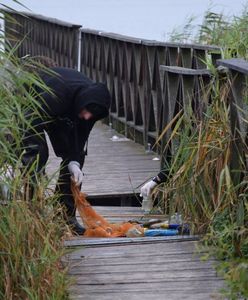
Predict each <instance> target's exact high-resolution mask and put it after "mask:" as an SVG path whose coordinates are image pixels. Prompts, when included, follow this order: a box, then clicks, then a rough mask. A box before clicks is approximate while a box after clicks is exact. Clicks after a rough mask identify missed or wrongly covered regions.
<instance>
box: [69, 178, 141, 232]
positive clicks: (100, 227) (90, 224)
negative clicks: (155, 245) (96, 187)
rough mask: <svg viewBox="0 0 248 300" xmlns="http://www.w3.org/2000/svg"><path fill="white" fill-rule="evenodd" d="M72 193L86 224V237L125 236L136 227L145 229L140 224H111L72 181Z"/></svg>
mask: <svg viewBox="0 0 248 300" xmlns="http://www.w3.org/2000/svg"><path fill="white" fill-rule="evenodd" d="M71 189H72V194H73V197H74V201H75V204H76V207H77V209H78V212H79V214H80V217H81V218H82V221H83V223H84V226H85V229H86V231H85V233H84V236H85V237H124V236H126V234H127V232H128V231H129V230H130V229H132V228H134V229H135V228H136V229H137V230H139V231H140V232H141V233H143V232H144V229H143V228H142V227H141V226H139V225H138V224H132V223H129V222H127V223H120V224H111V223H109V222H108V221H107V220H106V219H104V218H103V217H102V216H101V215H99V214H98V213H97V212H96V211H95V210H94V209H93V208H92V206H91V205H90V204H89V202H88V201H87V200H86V197H85V194H84V193H82V192H80V190H79V188H78V187H77V186H76V185H75V184H74V183H72V185H71Z"/></svg>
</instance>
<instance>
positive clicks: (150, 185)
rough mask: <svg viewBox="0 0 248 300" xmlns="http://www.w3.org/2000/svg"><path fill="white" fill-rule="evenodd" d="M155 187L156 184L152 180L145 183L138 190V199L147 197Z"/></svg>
mask: <svg viewBox="0 0 248 300" xmlns="http://www.w3.org/2000/svg"><path fill="white" fill-rule="evenodd" d="M156 185H158V184H157V183H156V182H155V181H153V180H150V181H148V182H147V183H145V184H144V185H143V186H142V187H141V189H140V197H143V198H147V197H149V196H150V194H151V192H152V190H153V189H154V188H155V186H156Z"/></svg>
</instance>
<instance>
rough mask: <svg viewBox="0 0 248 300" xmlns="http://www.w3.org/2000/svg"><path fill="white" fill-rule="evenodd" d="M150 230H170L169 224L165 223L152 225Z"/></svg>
mask: <svg viewBox="0 0 248 300" xmlns="http://www.w3.org/2000/svg"><path fill="white" fill-rule="evenodd" d="M149 228H152V229H156V228H169V222H168V221H164V222H159V223H155V224H152V225H151V226H150V227H149Z"/></svg>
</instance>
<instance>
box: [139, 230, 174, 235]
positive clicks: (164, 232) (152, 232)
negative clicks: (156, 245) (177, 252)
mask: <svg viewBox="0 0 248 300" xmlns="http://www.w3.org/2000/svg"><path fill="white" fill-rule="evenodd" d="M177 234H178V230H173V229H147V230H146V231H145V236H171V235H177Z"/></svg>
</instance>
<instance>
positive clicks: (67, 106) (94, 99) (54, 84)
mask: <svg viewBox="0 0 248 300" xmlns="http://www.w3.org/2000/svg"><path fill="white" fill-rule="evenodd" d="M51 72H52V73H50V72H49V73H43V74H41V78H42V80H43V81H44V83H45V84H46V85H47V86H48V87H49V88H50V90H51V92H52V93H48V92H44V91H42V90H37V91H38V93H39V94H40V95H41V97H40V98H39V102H40V104H41V107H42V110H41V115H42V117H41V119H40V120H38V121H37V120H36V121H35V127H36V128H39V129H38V130H37V131H38V132H39V131H40V130H46V131H47V133H48V135H49V137H50V140H51V142H52V145H53V148H54V151H55V153H56V155H57V156H60V157H62V158H63V159H68V160H76V161H80V157H81V156H82V151H83V149H84V145H85V143H86V141H87V139H88V136H89V133H90V131H91V129H92V127H93V125H94V123H95V122H96V121H97V120H99V119H102V118H104V117H107V115H108V111H109V107H110V94H109V91H108V89H107V87H106V85H105V84H103V83H95V82H93V81H92V80H90V79H89V78H87V77H86V76H85V75H83V74H82V73H80V72H78V71H76V70H73V69H69V68H60V67H54V68H51ZM91 103H94V104H97V105H98V106H100V107H101V108H102V109H101V114H100V115H98V116H96V117H94V118H93V119H91V120H88V121H86V120H81V119H80V118H79V117H78V114H79V112H80V111H81V110H82V109H83V108H85V107H86V106H87V105H88V104H91ZM81 160H82V159H81Z"/></svg>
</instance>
